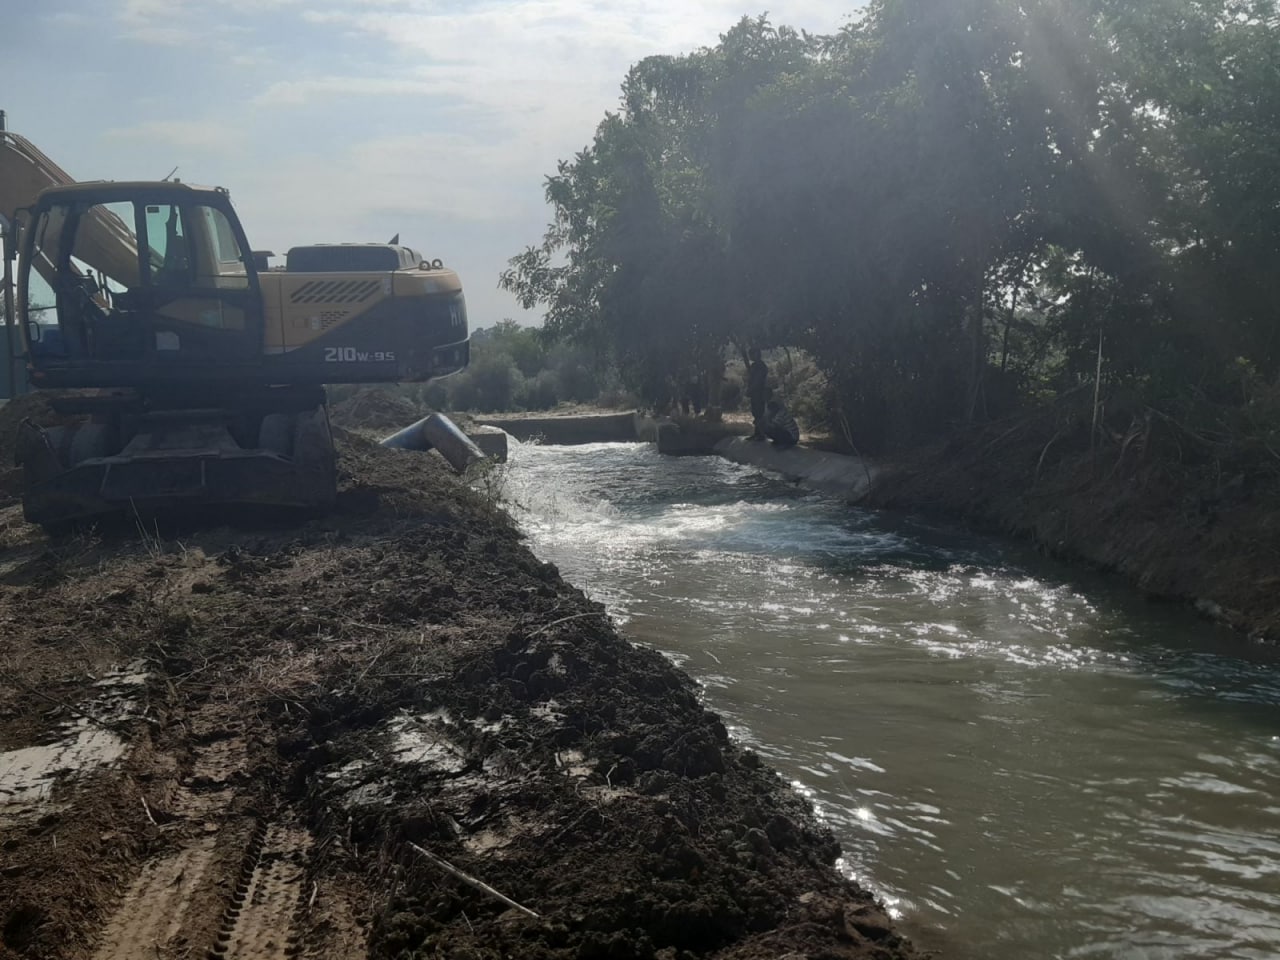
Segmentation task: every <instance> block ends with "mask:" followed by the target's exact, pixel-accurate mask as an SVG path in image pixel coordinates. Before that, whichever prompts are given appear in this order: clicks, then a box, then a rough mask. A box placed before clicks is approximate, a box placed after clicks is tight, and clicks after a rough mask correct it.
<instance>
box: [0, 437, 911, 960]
mask: <svg viewBox="0 0 1280 960" xmlns="http://www.w3.org/2000/svg"><path fill="white" fill-rule="evenodd" d="M338 442H339V447H340V451H341V468H342V489H341V493H340V496H339V503H338V508H337V509H336V510H335V511H334V512H333V513H332V514H330V515H328V516H325V517H321V518H317V519H313V520H311V521H310V522H308V523H306V524H303V525H300V526H299V525H296V524H294V525H289V526H286V525H283V524H280V525H277V526H275V527H273V526H271V525H270V524H268V525H265V526H264V525H258V526H256V527H254V528H252V529H248V530H246V529H236V528H231V527H220V528H206V529H198V530H185V531H181V532H180V536H176V537H175V536H174V532H173V531H168V530H164V529H153V530H150V531H147V530H143V529H141V528H140V529H138V530H135V531H134V532H133V533H132V534H131V535H122V536H117V537H115V538H114V539H113V538H108V537H105V536H93V535H81V536H79V537H75V538H71V539H67V540H63V541H53V542H50V541H47V540H45V539H43V537H42V536H39V535H34V534H33V535H32V536H30V537H28V538H27V539H25V540H22V539H21V538H15V539H12V540H10V541H8V542H9V546H8V547H6V548H3V549H0V624H4V631H5V642H6V657H5V659H4V661H3V662H2V663H0V850H3V857H2V859H0V958H10V957H15V958H16V957H24V958H28V957H46V958H89V957H94V958H97V960H123V958H125V957H136V956H143V955H146V956H152V955H154V956H157V957H178V956H197V955H200V956H203V955H205V954H206V953H209V952H210V951H211V950H213V951H214V952H216V953H218V954H219V955H225V956H229V957H254V958H264V957H277V956H278V957H284V956H293V955H304V956H308V957H314V958H339V957H341V958H348V957H354V956H369V957H375V958H386V960H393V958H402V957H409V956H416V957H449V958H454V957H475V958H480V957H497V956H519V957H530V958H566V960H567V958H579V957H582V958H591V957H600V958H605V957H610V958H612V957H636V958H646V960H647V958H653V960H689V958H694V957H713V956H714V957H722V958H730V957H731V958H736V960H763V958H766V957H768V958H774V957H778V956H782V955H786V954H788V953H794V954H796V955H805V956H824V957H832V958H870V957H878V958H884V960H892V958H898V957H908V956H910V955H911V951H910V949H909V947H908V946H907V945H906V944H904V943H903V942H902V941H900V940H899V939H898V938H897V936H896V935H895V934H894V933H893V931H892V930H891V928H890V926H889V923H888V920H887V918H886V917H885V915H884V913H883V911H881V910H880V908H879V907H877V906H876V905H875V904H874V903H873V902H872V901H871V899H870V897H869V896H868V895H867V894H866V893H865V892H863V891H861V890H859V889H857V888H856V887H855V886H853V885H852V884H850V883H848V882H846V881H845V880H843V879H841V878H840V877H839V876H838V875H837V874H836V873H835V871H834V870H833V869H832V866H831V864H832V862H833V860H834V858H835V856H836V855H837V852H838V848H837V846H836V844H835V842H834V841H833V839H832V837H831V835H830V833H829V832H828V831H827V830H826V829H825V828H823V827H821V826H820V825H819V824H817V823H816V822H815V820H814V819H813V817H812V814H811V812H810V811H809V809H808V808H807V807H806V805H805V804H804V803H803V802H802V801H801V800H800V799H799V798H798V797H797V796H795V795H794V794H793V793H792V792H791V791H790V790H788V788H787V787H786V786H785V784H784V783H783V781H782V780H781V779H780V778H779V777H778V776H777V774H776V773H774V772H773V771H771V770H769V769H768V768H767V767H765V766H763V765H762V764H761V763H760V761H759V760H758V759H757V758H756V757H755V756H754V755H753V754H751V753H748V752H744V751H742V750H741V749H739V748H738V747H736V746H735V745H734V744H733V743H731V742H730V741H729V740H728V737H727V735H726V732H725V729H724V726H723V724H722V723H721V722H720V721H719V720H718V719H717V718H716V717H715V716H714V715H712V714H710V713H708V712H707V711H706V710H704V709H703V708H702V707H701V705H700V704H699V701H698V697H697V691H696V690H695V689H694V686H693V684H692V682H691V681H690V680H689V679H688V678H687V677H685V676H684V675H683V674H681V673H680V672H679V671H677V670H676V669H674V668H673V667H672V665H671V664H670V663H669V662H668V661H666V660H665V659H664V658H662V657H661V656H660V655H658V654H656V653H654V652H652V651H649V650H644V649H639V648H637V647H635V646H633V645H632V644H630V643H628V642H627V641H626V640H625V639H623V638H621V637H619V636H618V635H617V633H616V632H615V631H614V629H613V627H612V625H611V624H610V622H609V620H608V618H607V616H606V615H605V612H604V611H603V609H602V608H601V607H600V606H598V605H596V604H594V603H592V602H591V601H589V600H588V599H587V598H586V597H584V596H583V595H582V594H581V593H580V592H579V591H577V590H576V589H574V588H573V587H571V586H569V585H568V584H565V583H564V582H563V581H562V580H561V578H560V576H559V574H558V572H557V571H556V570H555V568H554V567H552V566H551V565H549V564H544V563H541V562H539V561H538V560H537V559H536V558H535V557H534V556H533V555H532V554H530V553H529V551H528V550H527V549H526V548H525V547H524V546H523V544H522V542H521V537H520V534H519V532H518V531H517V529H516V528H515V527H514V526H513V524H512V523H511V522H510V520H509V519H508V518H507V517H506V515H505V514H504V513H502V512H501V511H499V510H498V509H497V508H496V507H495V506H494V505H493V504H492V503H491V502H489V501H488V500H486V499H485V498H484V497H482V496H480V495H478V494H476V493H475V492H473V491H472V490H470V489H468V488H467V487H466V486H464V485H462V484H461V483H460V482H458V481H457V480H456V478H454V476H453V475H452V474H451V472H450V471H449V469H448V467H447V466H446V465H445V464H443V463H442V462H441V461H440V460H439V458H437V457H433V456H429V455H423V454H414V453H401V452H397V451H389V450H386V449H383V448H381V447H379V446H378V445H377V444H375V443H372V442H370V441H367V440H364V439H361V438H360V437H357V436H351V435H349V434H345V433H342V432H339V434H338ZM10 510H12V508H10ZM48 749H53V751H54V753H55V754H56V757H55V758H54V759H52V760H49V761H48V762H44V761H42V760H41V759H40V758H41V757H42V756H43V754H42V753H41V751H43V750H48ZM67 757H72V759H71V760H68V759H67ZM42 763H43V766H42ZM24 778H25V779H24ZM19 781H21V782H19ZM54 838H56V843H55V842H54ZM420 850H422V851H427V852H428V853H429V854H431V857H430V858H429V857H428V856H426V855H425V854H423V853H422V852H420ZM432 858H438V859H432ZM439 860H443V861H445V862H446V863H448V864H450V865H452V867H453V868H454V869H455V870H456V871H458V872H460V873H462V874H464V875H466V876H468V877H471V878H474V879H475V880H478V881H482V882H483V883H485V884H487V885H489V887H491V888H494V889H496V890H497V891H499V892H501V893H502V894H503V895H505V896H506V897H507V898H510V899H511V900H514V901H515V902H516V903H518V904H519V905H521V906H522V907H524V908H526V910H525V911H521V910H517V909H515V908H512V907H511V906H510V905H509V904H508V903H505V902H502V901H500V900H499V899H498V898H496V897H494V896H492V895H491V894H489V893H486V892H482V891H481V890H480V889H479V888H478V887H477V886H476V885H474V884H472V883H468V882H464V881H463V880H460V879H458V877H457V876H456V875H455V874H453V873H450V872H448V871H447V870H446V869H444V868H442V867H441V866H440V865H439ZM528 911H532V913H534V914H536V917H535V916H530V914H529V912H528ZM210 955H212V954H211V953H210Z"/></svg>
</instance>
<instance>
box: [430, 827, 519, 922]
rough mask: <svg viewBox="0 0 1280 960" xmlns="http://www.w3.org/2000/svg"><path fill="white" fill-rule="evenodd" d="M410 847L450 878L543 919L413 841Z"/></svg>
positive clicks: (513, 907)
mask: <svg viewBox="0 0 1280 960" xmlns="http://www.w3.org/2000/svg"><path fill="white" fill-rule="evenodd" d="M409 846H411V847H412V848H413V849H414V850H416V851H417V852H418V853H420V854H422V856H424V857H426V858H427V859H428V860H430V861H431V862H432V863H434V864H435V865H436V866H437V867H439V868H440V869H441V870H443V871H444V872H445V873H447V874H449V875H450V876H453V877H457V878H458V879H459V880H461V881H462V882H463V883H465V884H467V885H468V886H471V887H474V888H475V889H477V890H479V891H480V892H481V893H487V894H488V895H489V896H491V897H493V898H494V899H495V900H499V901H501V902H502V903H505V904H506V905H507V906H508V907H511V908H512V909H515V910H519V911H520V912H521V913H523V914H524V915H525V916H527V917H532V918H533V919H534V920H541V919H542V918H541V917H540V916H538V914H536V913H534V912H533V911H532V910H530V909H529V908H528V907H525V906H521V905H520V904H518V903H516V902H515V901H514V900H512V899H511V898H510V897H508V896H507V895H506V894H504V893H499V892H498V891H497V890H495V889H493V887H491V886H489V885H488V884H487V883H485V882H484V881H483V880H477V879H476V878H475V877H473V876H471V875H470V874H467V873H463V872H462V871H461V870H459V869H458V868H457V867H455V866H454V865H453V864H452V863H450V862H449V861H448V860H442V859H441V858H440V857H437V856H436V855H435V854H434V853H432V852H431V851H429V850H424V849H423V848H422V847H420V846H418V845H417V844H416V843H413V842H412V841H410V843H409Z"/></svg>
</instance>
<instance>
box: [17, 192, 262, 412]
mask: <svg viewBox="0 0 1280 960" xmlns="http://www.w3.org/2000/svg"><path fill="white" fill-rule="evenodd" d="M248 249H249V248H248V243H247V241H246V239H245V236H244V231H243V229H242V228H241V226H240V222H239V220H238V219H237V218H236V215H235V211H234V210H233V209H232V207H231V204H230V200H229V198H228V196H227V194H226V192H225V191H222V190H216V189H203V188H195V187H190V186H187V185H185V184H180V183H146V184H130V183H90V184H79V185H75V186H70V187H63V188H58V189H53V190H46V191H45V192H44V193H43V194H41V196H40V198H39V200H38V201H37V203H36V205H35V206H34V207H33V208H32V209H31V210H30V212H29V214H28V216H27V227H26V229H25V230H24V231H23V240H22V246H21V256H20V261H19V265H18V276H17V280H18V297H17V299H18V303H17V308H18V310H17V312H18V318H19V323H20V327H21V330H22V335H23V338H24V341H25V344H26V347H27V355H28V357H29V358H30V367H31V380H32V382H33V384H35V385H37V386H41V387H76V388H81V387H147V386H157V385H160V384H165V383H174V384H179V383H181V384H190V383H193V382H208V381H222V382H224V383H225V382H229V381H241V380H244V379H246V378H247V377H251V376H252V375H253V372H254V371H255V370H257V369H258V368H260V366H261V363H262V348H261V345H262V339H263V333H262V328H263V303H262V292H261V289H260V286H259V281H258V274H257V270H256V268H255V265H254V262H253V257H252V255H250V254H248V253H247V251H248ZM51 321H52V322H51Z"/></svg>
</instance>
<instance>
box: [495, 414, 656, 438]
mask: <svg viewBox="0 0 1280 960" xmlns="http://www.w3.org/2000/svg"><path fill="white" fill-rule="evenodd" d="M480 423H482V424H483V425H484V426H488V427H497V428H498V429H500V430H505V431H506V432H507V433H509V434H511V436H513V437H515V438H516V439H517V440H519V441H521V442H525V441H529V440H533V441H535V442H538V443H548V444H552V445H555V446H574V445H577V444H583V443H635V442H636V441H638V440H639V437H637V436H636V422H635V414H631V413H604V414H583V415H573V416H564V417H518V416H503V417H484V418H480Z"/></svg>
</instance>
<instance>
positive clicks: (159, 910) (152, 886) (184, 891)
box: [93, 836, 217, 960]
mask: <svg viewBox="0 0 1280 960" xmlns="http://www.w3.org/2000/svg"><path fill="white" fill-rule="evenodd" d="M216 841H217V837H216V836H210V837H205V838H203V839H201V840H200V841H198V842H196V843H194V844H192V845H190V846H188V847H186V848H184V849H183V850H180V851H179V852H178V853H175V854H171V855H169V856H167V857H162V858H160V859H157V860H152V861H151V862H149V863H148V864H147V865H146V866H145V867H143V869H142V874H141V875H140V876H139V877H138V878H137V879H136V880H135V881H134V882H133V885H132V886H131V887H130V888H129V891H128V892H127V893H126V894H125V896H124V901H123V902H122V903H121V905H120V907H119V908H118V909H117V910H116V913H115V915H114V916H113V917H112V918H111V919H110V920H109V921H107V925H106V927H105V928H104V930H103V934H102V939H101V942H100V944H99V946H98V949H97V951H95V953H94V955H93V960H135V958H138V957H146V956H157V957H158V956H163V954H162V953H161V950H162V949H163V948H164V946H165V945H166V944H168V943H169V941H170V940H172V939H173V938H174V937H175V936H177V935H178V934H179V933H180V932H181V931H182V929H183V926H184V923H185V921H186V919H187V912H188V911H189V909H190V907H191V901H192V899H193V898H194V897H195V895H196V893H197V891H198V890H199V889H200V887H201V885H202V884H203V883H204V882H205V878H206V875H207V874H208V872H209V865H210V863H211V862H212V861H213V858H214V850H215V846H216Z"/></svg>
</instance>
